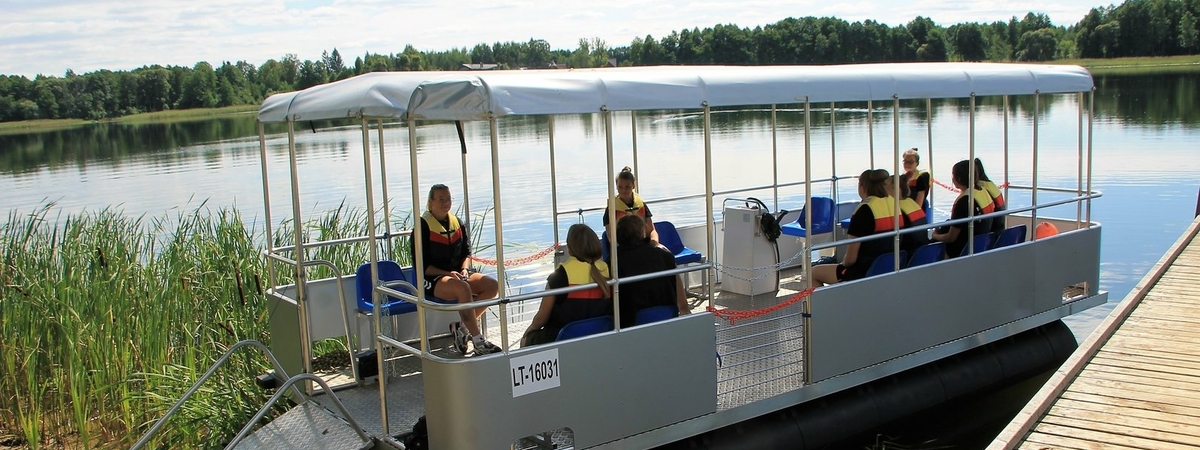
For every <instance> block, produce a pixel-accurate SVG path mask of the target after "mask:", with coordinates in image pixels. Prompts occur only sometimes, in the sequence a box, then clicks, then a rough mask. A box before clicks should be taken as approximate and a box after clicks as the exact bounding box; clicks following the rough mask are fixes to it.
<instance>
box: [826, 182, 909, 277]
mask: <svg viewBox="0 0 1200 450" xmlns="http://www.w3.org/2000/svg"><path fill="white" fill-rule="evenodd" d="M889 178H890V176H889V175H888V171H886V170H883V169H874V170H872V169H867V170H864V171H863V173H862V174H861V175H859V176H858V196H859V197H861V198H862V200H863V201H862V203H860V204H859V205H858V208H857V209H855V210H854V215H852V216H850V228H849V229H848V230H846V235H847V236H848V237H849V238H850V239H854V238H859V237H865V236H870V235H872V234H876V233H881V232H885V231H891V230H892V229H893V227H894V224H895V217H896V212H895V211H896V203H895V199H893V198H892V197H891V196H889V195H888V193H887V181H888V179H889ZM890 251H892V244H891V239H886V238H877V239H871V240H868V241H865V242H855V243H853V244H850V245H848V246H847V247H846V256H845V257H844V258H842V263H841V264H822V265H819V266H816V267H813V268H812V276H813V281H816V282H817V286H825V285H829V284H834V283H837V282H840V281H850V280H857V279H859V278H862V277H863V276H865V275H866V274H867V269H869V268H870V267H871V263H872V262H874V261H875V257H877V256H879V255H882V254H884V253H887V252H890Z"/></svg>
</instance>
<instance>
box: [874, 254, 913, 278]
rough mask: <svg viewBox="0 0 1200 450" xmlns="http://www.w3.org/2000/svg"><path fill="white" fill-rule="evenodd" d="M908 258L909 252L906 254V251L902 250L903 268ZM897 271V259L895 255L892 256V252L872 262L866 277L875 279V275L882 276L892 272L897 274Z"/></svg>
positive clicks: (901, 261)
mask: <svg viewBox="0 0 1200 450" xmlns="http://www.w3.org/2000/svg"><path fill="white" fill-rule="evenodd" d="M906 258H908V252H906V251H904V250H900V264H901V266H903V264H904V261H905V260H906ZM895 271H896V257H895V255H893V254H892V252H887V253H884V254H882V255H879V256H876V257H875V260H874V261H872V262H871V267H870V268H868V269H867V274H866V275H865V276H867V277H873V276H875V275H882V274H885V273H890V272H895Z"/></svg>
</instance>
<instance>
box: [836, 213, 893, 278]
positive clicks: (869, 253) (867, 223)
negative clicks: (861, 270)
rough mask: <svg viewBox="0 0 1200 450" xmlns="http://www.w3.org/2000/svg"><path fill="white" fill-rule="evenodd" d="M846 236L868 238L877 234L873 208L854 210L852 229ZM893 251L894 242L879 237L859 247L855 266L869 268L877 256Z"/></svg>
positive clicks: (851, 220) (851, 219)
mask: <svg viewBox="0 0 1200 450" xmlns="http://www.w3.org/2000/svg"><path fill="white" fill-rule="evenodd" d="M846 234H848V235H850V236H853V237H866V236H870V235H872V234H875V214H874V213H873V212H871V208H869V207H867V205H861V206H859V207H858V209H855V210H854V214H853V215H851V216H850V228H848V229H846ZM890 251H892V240H891V239H888V238H886V237H879V238H876V239H871V240H868V241H866V242H862V243H860V244H859V245H858V257H857V259H856V260H855V261H854V266H855V267H858V266H859V265H860V264H861V265H862V267H868V266H870V265H871V262H872V261H874V260H875V257H876V256H879V255H882V254H884V253H887V252H890Z"/></svg>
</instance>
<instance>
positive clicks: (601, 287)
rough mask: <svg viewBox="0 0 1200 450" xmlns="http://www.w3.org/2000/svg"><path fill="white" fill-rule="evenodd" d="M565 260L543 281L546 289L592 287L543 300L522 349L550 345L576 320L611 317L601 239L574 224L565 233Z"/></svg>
mask: <svg viewBox="0 0 1200 450" xmlns="http://www.w3.org/2000/svg"><path fill="white" fill-rule="evenodd" d="M567 255H569V256H570V257H569V258H567V260H566V261H564V262H563V263H562V264H561V265H559V266H558V268H557V269H555V270H554V273H552V274H550V276H549V277H547V278H546V289H558V288H564V287H568V286H578V285H585V284H591V285H592V287H591V288H589V289H584V290H580V291H574V292H570V293H567V294H560V295H552V296H547V297H544V298H542V304H541V306H539V307H538V311H537V314H535V315H534V316H533V321H532V322H530V324H529V329H528V330H526V331H525V335H524V336H522V338H521V342H522V344H521V345H522V346H523V347H524V346H530V345H537V344H544V343H547V342H553V341H554V339H555V338H556V337H557V336H558V331H559V330H561V329H562V327H563V326H565V325H566V324H568V323H571V322H574V321H576V320H582V319H590V318H592V317H599V316H606V315H608V316H611V315H612V313H613V311H612V287H611V286H609V285H608V278H609V272H608V264H606V263H605V262H604V261H603V260H602V259H600V255H601V252H600V238H599V237H596V232H595V231H592V229H591V227H588V226H587V225H584V224H581V223H577V224H575V225H571V228H570V229H568V230H567Z"/></svg>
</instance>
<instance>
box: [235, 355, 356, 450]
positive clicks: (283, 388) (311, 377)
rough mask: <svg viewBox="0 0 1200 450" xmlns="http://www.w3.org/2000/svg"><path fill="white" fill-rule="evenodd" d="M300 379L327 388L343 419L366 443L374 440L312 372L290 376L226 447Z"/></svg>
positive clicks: (264, 414)
mask: <svg viewBox="0 0 1200 450" xmlns="http://www.w3.org/2000/svg"><path fill="white" fill-rule="evenodd" d="M300 381H315V382H317V384H319V385H321V388H322V389H324V390H325V392H326V393H327V394H328V395H329V398H331V399H333V404H334V406H337V409H338V410H339V411H341V413H342V419H343V420H345V421H346V423H348V424H350V426H351V427H352V428H354V432H355V433H357V434H358V437H359V438H361V439H362V440H363V442H365V443H370V442H372V441H371V436H369V435H367V433H366V432H365V431H363V430H362V427H360V426H358V422H356V421H355V420H354V417H353V416H351V415H350V411H347V410H346V405H343V404H342V400H341V399H339V398H338V397H337V395H334V393H333V391H332V390H331V389H329V385H328V384H325V380H323V379H321V377H318V376H316V375H313V374H311V373H302V374H298V375H296V376H294V377H291V378H288V380H287V381H285V382H284V383H283V386H281V387H280V389H279V391H278V392H276V393H275V395H272V396H271V399H270V400H267V404H266V405H263V407H262V408H261V409H259V410H258V412H257V413H255V414H254V417H253V418H251V419H250V421H249V422H246V426H245V427H242V431H239V432H238V434H237V436H234V438H233V440H231V441H229V445H226V446H225V449H226V450H228V449H231V448H233V447H235V446H237V444H238V443H239V442H241V441H242V439H245V438H246V436H247V435H249V434H250V429H251V428H254V424H256V423H258V421H259V420H262V418H263V416H266V415H267V411H270V410H271V405H274V404H275V402H277V401H279V399H280V398H283V394H284V392H287V388H288V387H295V385H296V383H297V382H300Z"/></svg>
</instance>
